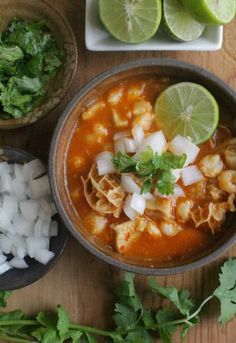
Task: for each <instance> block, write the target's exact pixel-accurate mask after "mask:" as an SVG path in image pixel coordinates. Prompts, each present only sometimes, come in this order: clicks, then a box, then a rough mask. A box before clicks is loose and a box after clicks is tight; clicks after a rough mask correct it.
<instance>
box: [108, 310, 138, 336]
mask: <svg viewBox="0 0 236 343" xmlns="http://www.w3.org/2000/svg"><path fill="white" fill-rule="evenodd" d="M139 317H140V316H139V313H138V312H135V311H134V310H133V309H132V308H130V307H129V306H126V305H122V304H116V305H115V314H114V315H113V319H114V322H115V323H116V326H117V328H118V330H121V331H127V330H131V329H133V328H134V327H135V326H136V324H137V321H138V320H139Z"/></svg>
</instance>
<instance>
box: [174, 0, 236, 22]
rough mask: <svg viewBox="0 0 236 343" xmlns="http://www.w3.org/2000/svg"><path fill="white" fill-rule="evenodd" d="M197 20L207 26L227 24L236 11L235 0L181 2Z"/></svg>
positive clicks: (183, 0) (188, 0) (189, 0)
mask: <svg viewBox="0 0 236 343" xmlns="http://www.w3.org/2000/svg"><path fill="white" fill-rule="evenodd" d="M180 1H181V2H182V4H183V5H184V7H185V8H186V9H187V10H188V11H189V12H190V14H192V15H193V16H194V17H195V18H196V19H197V20H199V21H201V22H203V23H206V24H215V25H220V24H227V23H229V22H230V21H231V20H233V18H234V16H235V11H236V1H235V0H180Z"/></svg>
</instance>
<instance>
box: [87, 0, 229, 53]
mask: <svg viewBox="0 0 236 343" xmlns="http://www.w3.org/2000/svg"><path fill="white" fill-rule="evenodd" d="M85 25H86V27H85V44H86V47H87V49H88V50H92V51H178V50H179V51H181V50H182V51H186V50H188V51H215V50H219V49H220V48H221V47H222V43H223V27H222V26H208V27H207V28H206V30H205V31H204V33H203V35H202V36H201V37H200V38H198V39H196V40H194V41H192V42H186V43H182V42H176V41H174V40H171V38H169V37H168V36H167V35H166V34H165V33H164V32H162V31H161V30H159V31H158V33H157V34H156V36H154V37H153V38H152V39H151V40H149V41H148V42H145V43H142V44H134V45H133V44H125V43H122V42H119V41H118V40H116V39H114V38H113V37H112V36H111V35H110V34H109V33H108V32H107V31H106V30H105V29H104V27H103V25H102V23H101V22H100V19H99V14H98V0H86V24H85Z"/></svg>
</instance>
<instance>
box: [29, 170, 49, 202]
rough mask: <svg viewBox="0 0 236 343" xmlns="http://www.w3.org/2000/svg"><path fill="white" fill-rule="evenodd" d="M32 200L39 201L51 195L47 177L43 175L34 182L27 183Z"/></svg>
mask: <svg viewBox="0 0 236 343" xmlns="http://www.w3.org/2000/svg"><path fill="white" fill-rule="evenodd" d="M29 185H30V188H31V191H32V197H33V199H39V198H41V197H44V196H46V195H49V194H51V190H50V185H49V179H48V175H44V176H42V177H40V178H39V179H36V180H31V181H30V182H29Z"/></svg>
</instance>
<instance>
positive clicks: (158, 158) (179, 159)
mask: <svg viewBox="0 0 236 343" xmlns="http://www.w3.org/2000/svg"><path fill="white" fill-rule="evenodd" d="M186 158H187V156H186V154H182V155H180V156H177V155H174V154H173V153H171V152H168V151H167V152H164V153H163V154H162V155H158V154H155V156H154V164H155V166H156V168H157V169H162V170H170V169H179V168H183V166H184V164H185V161H186Z"/></svg>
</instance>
